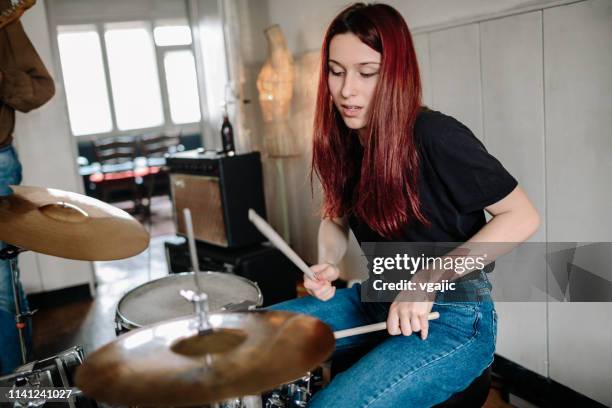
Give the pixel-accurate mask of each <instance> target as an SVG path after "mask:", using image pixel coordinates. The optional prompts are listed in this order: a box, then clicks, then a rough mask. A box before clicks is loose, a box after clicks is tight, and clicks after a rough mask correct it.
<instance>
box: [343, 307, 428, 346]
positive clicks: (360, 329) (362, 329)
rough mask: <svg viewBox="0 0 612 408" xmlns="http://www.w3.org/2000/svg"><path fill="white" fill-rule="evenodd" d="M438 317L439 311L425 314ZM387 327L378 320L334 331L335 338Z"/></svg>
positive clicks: (385, 323)
mask: <svg viewBox="0 0 612 408" xmlns="http://www.w3.org/2000/svg"><path fill="white" fill-rule="evenodd" d="M439 317H440V313H438V312H431V313H430V314H429V315H428V316H427V320H435V319H438V318H439ZM386 328H387V322H380V323H374V324H368V325H365V326H359V327H353V328H352V329H345V330H338V331H335V332H334V337H335V338H336V340H338V339H342V338H344V337H350V336H356V335H358V334H364V333H371V332H375V331H379V330H385V329H386Z"/></svg>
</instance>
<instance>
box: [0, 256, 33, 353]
mask: <svg viewBox="0 0 612 408" xmlns="http://www.w3.org/2000/svg"><path fill="white" fill-rule="evenodd" d="M25 251H26V249H21V248H18V247H16V246H13V245H7V246H6V247H5V248H4V249H2V250H0V260H3V261H6V260H8V261H9V265H10V269H11V280H12V284H13V298H14V299H15V327H16V328H17V333H18V334H19V348H20V350H21V363H22V364H25V363H27V361H28V350H27V346H26V340H25V329H26V327H27V326H26V319H30V318H31V317H32V315H33V314H34V312H35V311H34V312H27V311H22V307H23V305H22V304H21V296H20V292H19V268H18V267H17V256H18V255H19V254H20V253H22V252H25Z"/></svg>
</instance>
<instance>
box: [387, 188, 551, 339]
mask: <svg viewBox="0 0 612 408" xmlns="http://www.w3.org/2000/svg"><path fill="white" fill-rule="evenodd" d="M485 210H486V211H487V212H489V213H490V214H491V215H492V216H493V218H492V219H491V220H490V221H489V222H488V223H487V224H485V225H484V226H483V227H482V228H481V229H480V230H479V231H478V232H477V233H476V234H474V236H472V237H471V238H470V239H469V240H468V241H467V242H466V244H468V245H466V246H465V247H468V248H470V249H471V248H474V247H477V248H478V252H481V253H482V252H483V251H486V252H487V261H486V263H491V262H493V261H494V260H495V259H497V258H498V257H500V256H501V255H503V254H505V253H508V252H510V251H511V250H512V249H513V248H514V247H516V246H517V245H518V244H520V243H521V242H523V241H525V240H527V239H528V238H529V237H530V236H531V235H533V234H534V233H535V232H536V231H537V229H538V227H539V225H540V217H539V215H538V212H537V210H536V209H535V207H534V206H533V204H531V201H529V198H527V196H526V195H525V192H524V191H523V189H522V188H520V187H519V186H517V187H516V188H515V189H514V190H513V191H512V192H511V193H510V194H508V195H507V196H506V197H504V198H503V199H501V200H500V201H498V202H497V203H495V204H492V205H490V206H488V207H486V208H485ZM488 243H491V244H492V245H487V244H488ZM469 244H472V245H469ZM461 254H462V249H461V247H459V248H458V249H456V250H453V251H451V252H449V253H448V254H447V255H446V256H450V257H454V256H461ZM472 256H473V255H472ZM467 272H469V271H466V273H467ZM462 275H463V274H462ZM460 276H461V275H458V274H456V273H454V272H452V271H451V272H450V276H449V272H448V271H438V270H432V271H420V272H419V273H417V274H416V275H415V276H414V279H413V281H415V282H416V283H418V282H439V281H441V280H442V279H448V278H451V279H454V278H458V277H460ZM423 295H424V294H423V293H420V294H415V293H409V294H408V295H407V296H403V297H404V298H406V297H407V298H409V299H411V301H402V300H399V299H401V297H402V293H400V295H398V298H396V300H395V301H394V302H393V303H392V304H391V307H390V309H389V315H388V317H387V330H388V332H389V334H391V335H397V334H400V333H401V334H404V335H405V336H409V335H410V334H412V332H418V331H420V332H421V338H422V339H423V340H424V339H426V338H427V333H428V330H429V321H428V320H427V316H428V314H429V312H430V311H431V308H432V306H433V301H431V299H432V296H433V295H432V294H429V295H428V296H427V298H425V297H423V299H422V301H412V299H414V297H415V296H416V297H420V296H423ZM434 295H435V294H434Z"/></svg>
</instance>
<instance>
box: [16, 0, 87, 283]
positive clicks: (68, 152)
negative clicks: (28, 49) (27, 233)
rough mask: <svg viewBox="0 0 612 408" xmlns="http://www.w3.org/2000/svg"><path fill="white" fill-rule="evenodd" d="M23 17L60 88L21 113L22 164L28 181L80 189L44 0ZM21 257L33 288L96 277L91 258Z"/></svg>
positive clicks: (19, 145)
mask: <svg viewBox="0 0 612 408" xmlns="http://www.w3.org/2000/svg"><path fill="white" fill-rule="evenodd" d="M21 22H22V24H23V27H24V29H25V31H26V33H27V34H28V36H29V38H30V40H31V41H32V43H33V44H34V47H35V48H36V50H37V52H38V53H39V55H40V57H41V58H42V60H43V62H44V63H45V66H46V67H47V69H48V70H49V72H50V73H51V76H52V77H53V78H56V81H55V86H56V93H55V96H54V97H53V98H52V99H51V101H49V102H48V103H46V104H45V105H43V106H42V107H41V108H39V109H36V110H34V111H31V112H29V113H27V114H21V113H18V114H17V118H16V126H15V133H14V136H15V146H16V148H17V150H18V152H19V156H20V160H21V162H22V164H23V170H24V172H23V173H24V174H23V176H24V177H23V184H24V185H31V186H40V187H50V188H58V189H61V190H68V191H75V192H81V191H82V188H83V186H82V183H81V181H80V179H79V176H78V173H77V168H76V160H75V157H76V154H75V152H74V149H75V145H74V141H73V140H72V136H71V135H70V130H69V125H68V117H67V110H66V102H65V101H66V98H65V94H64V90H63V88H62V86H61V83H60V82H59V81H57V75H56V74H55V66H56V65H55V62H54V60H53V57H52V52H51V44H50V42H49V30H48V24H47V15H46V12H45V3H44V1H38V2H37V4H36V5H35V6H34V7H33V8H32V9H30V10H29V11H28V12H26V13H25V14H24V15H23V17H22V18H21ZM48 239H53V237H48ZM19 260H20V270H21V274H22V281H23V284H24V288H25V290H26V291H27V292H29V293H33V292H40V291H48V290H53V289H58V288H63V287H68V286H74V285H79V284H83V283H87V284H89V283H90V282H92V281H93V267H92V264H91V263H90V262H82V261H70V260H67V259H60V258H56V257H52V256H47V255H40V254H34V253H31V252H26V253H24V254H22V255H20V257H19Z"/></svg>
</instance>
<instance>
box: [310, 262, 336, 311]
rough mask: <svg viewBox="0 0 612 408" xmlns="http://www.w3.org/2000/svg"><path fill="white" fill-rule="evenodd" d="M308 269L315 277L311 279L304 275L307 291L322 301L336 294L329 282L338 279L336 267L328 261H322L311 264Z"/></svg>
mask: <svg viewBox="0 0 612 408" xmlns="http://www.w3.org/2000/svg"><path fill="white" fill-rule="evenodd" d="M310 270H311V271H312V272H313V273H314V275H315V277H316V278H317V279H316V280H315V279H311V278H309V277H308V276H306V275H304V287H305V288H306V290H307V291H308V293H309V294H311V295H312V296H314V297H316V298H317V299H319V300H322V301H324V302H326V301H328V300H329V299H331V298H333V297H334V295H335V294H336V288H335V286H333V285H332V284H331V283H332V282H333V281H335V280H336V279H338V276H339V275H340V270H339V269H338V267H337V266H336V265H332V264H329V263H322V264H316V265H313V266H311V267H310Z"/></svg>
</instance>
